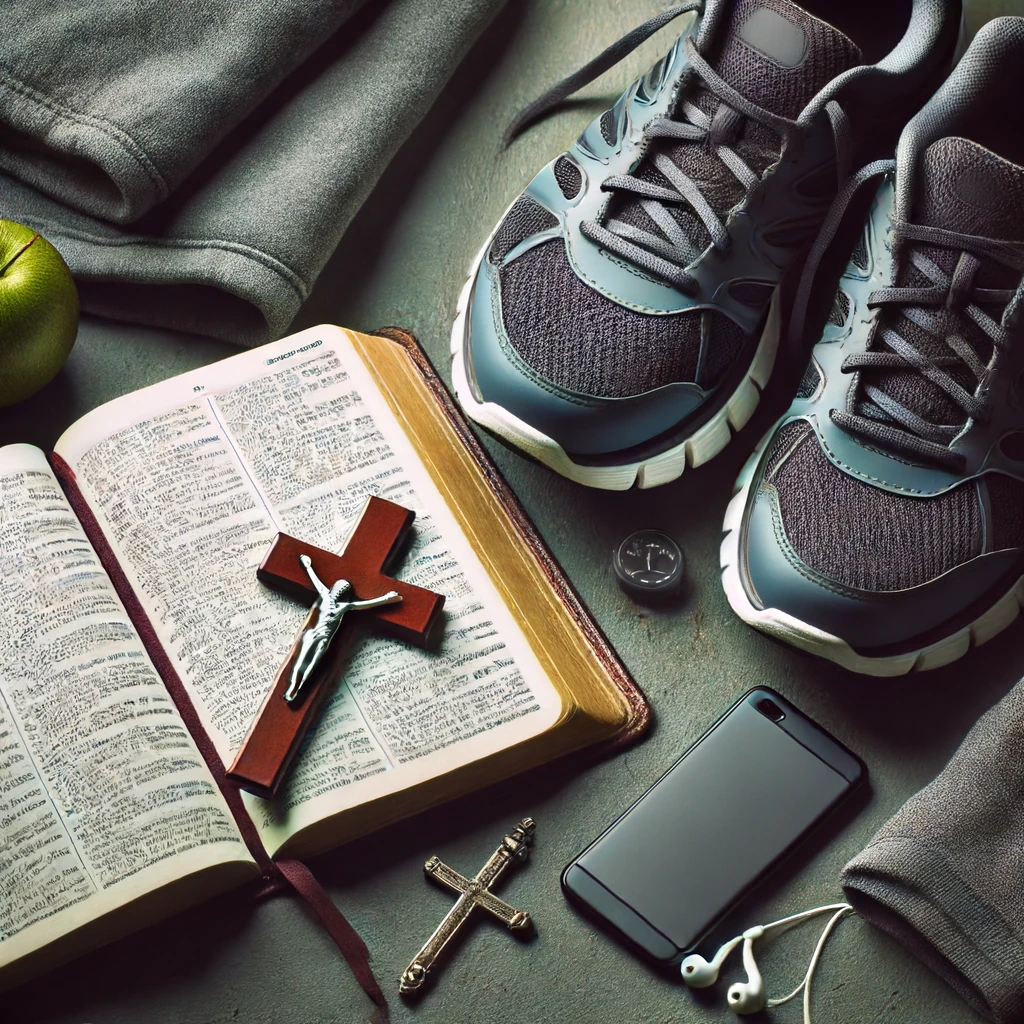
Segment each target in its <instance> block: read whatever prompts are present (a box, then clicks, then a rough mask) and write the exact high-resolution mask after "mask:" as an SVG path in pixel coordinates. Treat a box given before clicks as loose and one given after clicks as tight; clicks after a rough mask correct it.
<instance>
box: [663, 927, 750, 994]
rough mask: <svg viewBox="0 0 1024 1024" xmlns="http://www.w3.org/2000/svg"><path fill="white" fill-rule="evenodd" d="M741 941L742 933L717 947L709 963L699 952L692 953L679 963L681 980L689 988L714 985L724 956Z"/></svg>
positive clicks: (723, 961)
mask: <svg viewBox="0 0 1024 1024" xmlns="http://www.w3.org/2000/svg"><path fill="white" fill-rule="evenodd" d="M742 941H743V936H742V935H737V936H736V938H735V939H730V940H729V941H728V942H727V943H726V944H725V945H724V946H721V947H720V948H719V950H718V952H717V953H716V954H715V955H714V956H713V957H712V959H711V963H708V962H707V960H705V959H704V957H702V956H700V955H699V954H697V953H692V954H691V955H690V956H688V957H687V958H686V959H685V960H684V961H683V962H682V963H681V964H680V965H679V972H680V974H682V976H683V981H685V982H686V984H687V985H688V986H689V987H690V988H707V987H708V986H709V985H714V983H715V982H716V981H718V972H719V971H720V970H721V969H722V964H723V963H725V959H726V957H727V956H728V955H729V954H730V953H731V952H732V951H733V950H734V949H735V948H736V947H737V946H738V945H739V944H740V943H741V942H742Z"/></svg>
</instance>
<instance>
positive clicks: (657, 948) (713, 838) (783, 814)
mask: <svg viewBox="0 0 1024 1024" xmlns="http://www.w3.org/2000/svg"><path fill="white" fill-rule="evenodd" d="M866 782H867V769H866V768H865V767H864V764H863V762H862V761H861V760H860V758H858V757H857V756H856V755H855V754H853V753H851V752H850V751H849V750H847V749H846V747H844V746H843V745H842V744H841V743H839V742H838V740H836V739H834V738H833V737H832V736H830V735H829V734H828V733H827V732H826V731H825V730H824V729H822V728H821V726H819V725H817V724H815V723H814V722H812V721H811V720H810V719H809V718H808V717H807V716H806V715H804V714H802V713H801V712H800V711H798V710H797V709H796V708H795V707H794V706H793V705H792V704H790V703H789V701H787V700H785V699H784V698H783V697H781V696H780V695H779V694H777V693H776V692H775V691H774V690H770V689H768V688H767V687H758V688H757V689H754V690H751V691H750V692H749V693H746V694H744V695H743V696H742V697H741V698H740V699H739V700H738V701H737V702H736V703H735V704H734V705H733V706H732V707H731V708H730V709H729V710H728V711H727V712H726V713H725V714H724V715H723V716H722V717H721V718H720V719H719V720H718V721H717V722H715V724H714V725H713V726H711V728H710V729H708V731H707V732H706V733H704V735H703V736H701V737H700V739H698V740H697V741H696V743H694V744H693V746H692V747H690V749H689V750H687V751H686V753H685V754H683V756H682V757H680V758H679V760H678V761H676V762H675V764H673V765H672V767H671V768H669V770H668V771H667V772H665V774H664V775H663V776H662V777H661V778H660V779H658V781H657V782H655V783H654V785H653V786H651V788H650V789H649V790H647V792H646V793H644V795H643V796H642V797H640V799H639V800H637V801H636V803H634V804H633V806H632V807H630V808H629V810H627V811H626V812H625V813H624V814H623V815H622V816H621V817H619V818H618V819H617V820H616V821H615V822H614V823H613V824H612V825H610V826H609V827H608V828H607V829H606V830H605V831H604V832H603V833H602V834H601V835H600V836H599V837H598V838H597V839H596V840H595V841H594V842H593V843H591V844H590V846H588V847H587V849H586V850H584V851H583V853H581V854H580V855H579V856H578V857H576V859H575V860H573V861H572V863H571V864H569V866H568V867H567V868H566V869H565V871H564V872H563V873H562V889H563V891H564V892H565V894H566V896H567V897H568V898H569V899H570V901H571V902H573V903H574V904H576V905H577V906H579V907H580V908H581V909H583V910H584V911H585V912H586V913H587V914H588V915H589V916H591V917H594V918H595V919H596V920H597V921H598V922H599V923H600V924H603V925H605V926H606V927H609V928H610V929H611V930H612V931H613V932H614V933H616V934H617V935H618V937H620V938H621V939H624V940H625V941H626V942H627V944H628V945H630V946H632V947H633V948H635V949H637V950H639V951H640V952H641V953H643V954H644V955H646V956H647V957H648V958H650V959H651V960H653V961H655V962H657V963H659V964H662V965H669V964H673V963H677V962H678V961H679V960H681V959H682V958H683V957H684V956H686V955H687V954H688V953H691V952H693V950H694V948H695V947H696V946H697V945H698V944H699V943H700V941H701V940H702V939H703V938H704V937H705V936H706V935H707V934H708V933H709V932H710V931H711V930H712V929H713V928H714V927H715V925H716V924H717V923H718V921H719V920H720V919H721V918H722V917H724V916H725V914H726V913H728V911H729V910H730V909H731V908H733V907H734V906H735V905H736V904H737V903H738V902H739V901H740V900H741V899H742V898H743V897H744V896H745V895H747V894H748V893H749V892H750V891H751V889H753V887H754V886H755V885H756V884H757V883H758V881H759V880H761V879H762V878H763V877H764V876H765V875H766V874H767V873H768V872H769V871H770V870H771V869H772V868H773V867H775V866H776V865H777V864H778V863H779V862H780V861H781V860H782V859H783V857H784V856H785V855H786V853H787V852H789V851H790V850H791V849H792V848H793V847H794V846H796V844H797V843H798V842H799V841H800V840H801V838H803V837H804V836H805V835H806V834H807V833H808V832H810V831H811V829H813V828H814V826H815V825H816V824H817V823H818V822H819V821H821V820H822V819H823V818H824V817H825V816H827V815H828V814H829V813H830V812H831V811H833V810H835V808H836V807H837V806H838V805H839V804H841V803H842V802H843V801H844V800H845V799H847V798H848V797H850V796H851V795H852V794H853V793H854V792H855V791H856V790H858V789H859V788H860V787H862V786H863V785H866Z"/></svg>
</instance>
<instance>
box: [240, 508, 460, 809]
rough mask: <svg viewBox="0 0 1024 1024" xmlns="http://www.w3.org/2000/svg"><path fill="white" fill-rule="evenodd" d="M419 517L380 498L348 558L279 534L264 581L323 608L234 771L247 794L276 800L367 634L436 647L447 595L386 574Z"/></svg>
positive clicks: (309, 621)
mask: <svg viewBox="0 0 1024 1024" xmlns="http://www.w3.org/2000/svg"><path fill="white" fill-rule="evenodd" d="M415 518H416V513H415V512H412V511H411V510H410V509H407V508H402V506H401V505H396V504H395V503H394V502H391V501H385V500H384V499H383V498H377V497H371V498H369V499H368V500H367V502H366V505H365V507H364V508H363V511H362V514H361V516H360V517H359V521H358V522H357V523H356V525H355V528H354V529H353V531H352V533H351V535H350V537H349V540H348V543H347V544H346V546H345V550H344V552H343V553H342V554H340V555H336V554H334V553H333V552H331V551H324V550H323V549H322V548H318V547H315V546H314V545H312V544H306V543H304V542H303V541H301V540H297V539H296V538H295V537H289V536H287V535H286V534H283V533H280V534H278V535H277V538H276V539H275V540H274V543H273V544H272V545H271V547H270V550H269V551H268V552H267V555H266V557H265V558H264V559H263V562H262V564H261V565H260V567H259V569H257V570H256V576H257V578H258V579H259V580H260V581H261V582H262V583H265V584H266V585H267V586H270V587H274V588H275V589H277V590H281V591H283V592H284V593H286V594H289V595H291V596H292V597H296V598H298V599H299V600H301V601H306V602H309V601H312V602H313V606H312V608H311V609H310V612H309V615H308V616H307V618H306V621H305V623H304V624H303V627H302V629H301V631H300V632H299V635H298V636H297V637H296V639H295V642H294V643H293V644H292V647H291V650H290V651H289V652H288V657H287V658H286V659H285V661H284V664H283V665H282V666H281V668H280V669H279V671H278V673H277V677H276V678H275V680H274V684H273V686H272V687H271V690H270V693H269V694H268V695H267V699H266V701H265V702H264V704H263V707H262V709H261V710H260V713H259V715H257V717H256V721H255V722H254V723H253V726H252V728H251V729H250V730H249V735H248V736H247V737H246V738H245V740H244V742H243V743H242V747H241V749H240V750H239V751H238V754H237V755H236V757H235V762H234V764H232V766H231V768H230V769H229V770H228V773H227V776H228V778H229V779H231V780H232V781H233V782H234V783H236V785H238V786H240V787H241V788H242V789H247V790H248V791H249V792H250V793H255V794H256V795H257V796H263V797H270V796H273V795H274V793H275V792H276V791H277V788H278V787H279V786H280V784H281V781H282V779H283V778H284V776H285V774H286V773H287V770H288V766H289V765H290V764H291V761H292V758H293V757H294V756H295V754H296V753H297V752H298V750H299V747H300V746H301V744H302V739H303V737H304V736H305V735H306V733H307V732H308V730H309V728H310V726H311V725H312V724H313V722H315V721H316V719H317V717H318V715H319V713H320V709H321V708H322V707H323V704H324V701H325V700H326V699H327V697H328V695H329V694H330V692H331V690H332V688H333V683H334V681H335V680H336V679H337V678H338V676H339V675H340V674H341V668H342V665H343V663H344V661H345V657H346V655H347V654H348V652H349V650H350V649H351V647H352V644H353V643H354V642H355V639H356V637H357V636H358V635H359V633H360V631H361V630H362V629H373V630H374V631H375V632H378V633H383V634H385V635H387V636H392V637H395V638H396V639H398V640H403V641H405V642H406V643H412V644H416V645H418V646H420V647H425V646H426V645H427V643H428V642H429V637H430V635H431V633H432V632H433V628H434V624H435V623H436V622H437V620H438V618H439V616H440V613H441V609H442V608H443V607H444V597H443V596H442V595H441V594H435V593H434V592H433V591H430V590H425V589H424V588H423V587H414V586H412V585H411V584H409V583H402V582H400V581H399V580H395V579H392V578H391V577H390V576H387V575H386V571H387V569H388V567H389V566H390V564H391V563H392V562H393V561H394V560H395V559H396V558H397V556H398V553H399V551H400V550H401V548H402V544H403V543H404V541H405V538H406V536H407V535H408V533H409V530H410V529H411V527H412V523H413V520H414V519H415ZM325 580H334V582H333V583H332V584H330V585H328V584H327V583H325V582H324V581H325ZM360 595H361V597H360ZM355 611H358V612H359V614H358V615H349V614H348V613H349V612H355Z"/></svg>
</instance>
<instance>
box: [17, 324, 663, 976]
mask: <svg viewBox="0 0 1024 1024" xmlns="http://www.w3.org/2000/svg"><path fill="white" fill-rule="evenodd" d="M369 495H377V496H379V497H381V498H386V499H388V500H391V501H394V502H397V503H399V504H401V505H404V506H406V507H408V508H410V509H413V510H414V511H415V512H416V520H415V526H414V530H413V536H412V538H411V541H410V542H409V544H408V546H407V549H406V550H405V551H404V552H403V554H402V556H401V558H400V560H399V561H398V562H397V563H396V565H395V567H394V575H395V576H396V577H397V578H399V579H402V580H404V581H407V582H410V583H413V584H416V585H421V586H423V587H427V588H429V589H431V590H434V591H438V592H440V593H443V594H444V595H445V598H446V604H445V611H444V615H445V619H444V627H443V633H442V636H441V640H440V643H439V644H438V645H436V646H435V647H434V648H433V649H425V650H424V649H419V648H415V647H410V646H407V645H405V644H402V643H400V642H398V641H396V640H392V639H389V638H386V637H380V636H365V637H363V638H362V639H361V640H360V641H359V642H358V644H357V645H356V646H355V648H354V650H353V652H352V654H351V656H350V657H349V658H348V660H347V661H346V663H345V664H344V665H343V667H342V671H341V679H340V682H339V685H338V686H337V689H336V690H335V692H334V693H333V695H332V697H331V698H330V701H329V703H328V704H327V706H326V708H325V711H324V713H323V715H322V717H321V720H320V721H319V723H318V724H317V725H316V726H315V728H314V730H313V732H312V733H311V734H310V737H309V738H308V741H307V743H306V746H305V748H304V749H303V751H302V753H301V754H300V756H299V758H298V759H297V761H296V763H295V765H294V766H293V768H292V771H291V773H290V775H289V776H288V778H287V779H286V781H285V783H284V785H283V787H282V788H281V790H280V791H279V792H278V794H277V796H276V798H274V799H273V800H264V799H260V798H258V797H255V796H252V795H251V794H248V793H245V794H241V793H239V791H238V790H237V789H233V788H232V787H231V785H230V783H228V782H226V781H225V777H224V773H225V766H227V765H230V764H231V761H232V759H233V757H234V755H235V753H236V752H237V750H238V748H239V745H240V744H241V743H242V741H243V739H244V738H245V736H246V734H247V732H248V730H249V728H250V726H251V725H252V722H253V719H254V717H255V715H256V714H257V712H258V711H259V709H260V707H261V705H262V703H263V701H264V699H265V697H266V694H267V691H268V688H269V687H270V685H271V682H272V680H273V678H274V676H275V673H276V671H277V669H278V667H279V666H280V664H281V662H282V659H283V658H284V657H285V655H286V654H287V652H288V650H289V647H290V645H291V644H292V641H293V639H294V637H295V633H296V629H297V628H298V626H299V625H300V624H301V623H302V621H303V619H304V618H305V616H306V615H307V613H308V608H307V607H304V606H302V605H301V604H298V603H296V602H294V601H292V600H290V599H288V598H287V597H284V596H282V595H281V594H279V593H277V592H275V591H273V590H271V589H268V588H267V587H264V586H263V585H261V584H260V583H259V582H258V581H257V578H256V568H257V566H258V565H259V564H260V561H261V559H262V558H263V555H264V553H265V552H266V550H267V548H268V547H269V545H270V544H271V542H272V541H273V539H274V537H275V536H276V535H277V533H278V532H287V533H289V534H291V535H294V536H296V537H299V538H301V539H302V540H304V541H307V542H309V543H312V544H315V545H318V546H319V547H322V548H327V549H334V550H340V549H341V548H343V547H344V544H345V540H346V537H347V535H348V533H349V531H350V529H351V527H352V524H353V522H354V521H355V519H356V517H357V516H358V514H359V512H360V509H361V508H362V506H363V504H364V502H365V500H366V498H367V496H369ZM0 566H2V578H3V588H2V591H0V643H2V651H3V656H2V661H0V985H2V986H5V987H6V986H9V985H10V984H13V983H15V982H17V981H19V980H21V979H22V978H24V977H26V976H28V975H29V974H32V973H36V972H37V971H39V970H42V969H45V968H48V967H50V966H52V965H54V964H55V963H57V962H60V961H61V960H63V959H66V958H68V957H70V956H73V955H75V954H77V953H78V952H81V951H83V950H84V949H86V948H89V947H92V946H95V945H98V944H100V943H102V942H105V941H109V940H110V939H112V938H114V937H116V936H118V935H121V934H124V933H125V932H127V931H129V930H131V929H133V928H137V927H141V926H143V925H145V924H148V923H150V922H152V921H155V920H156V919H158V918H159V917H161V916H164V915H166V914H168V913H171V912H172V911H175V910H178V909H181V908H182V907H184V906H187V905H189V904H193V903H195V902H197V901H200V900H202V899H205V898H207V897H208V896H210V895H212V894H213V893H216V892H220V891H223V890H225V889H227V888H229V887H232V886H236V885H240V884H242V883H244V882H245V881H247V880H250V879H255V878H259V877H260V876H261V875H266V874H267V870H268V868H267V866H268V864H271V862H272V861H275V860H276V861H278V862H279V863H281V864H284V863H285V860H286V859H287V860H288V862H292V861H293V859H294V858H297V857H303V856H308V855H312V854H314V853H317V852H320V851H323V850H325V849H328V848H330V847H333V846H335V845H338V844H341V843H344V842H345V841H347V840H349V839H351V838H353V837H355V836H357V835H360V834H362V833H365V832H367V831H370V830H372V829H375V828H378V827H380V826H382V825H384V824H386V823H389V822H392V821H394V820H397V819H398V818H400V817H403V816H406V815H409V814H412V813H415V812H418V811H421V810H423V809H424V808H427V807H429V806H431V805H434V804H436V803H438V802H440V801H443V800H447V799H451V798H452V797H455V796H457V795H461V794H463V793H466V792H468V791H470V790H472V789H475V788H478V787H481V786H484V785H487V784H488V783H491V782H493V781H496V780H498V779H500V778H503V777H506V776H508V775H510V774H513V773H515V772H518V771H521V770H523V769H526V768H528V767H531V766H534V765H537V764H540V763H542V762H544V761H547V760H550V759H552V758H554V757H556V756H559V755H561V754H564V753H566V752H568V751H570V750H574V749H577V748H580V747H582V746H584V745H587V744H595V743H604V744H615V743H619V742H622V741H624V740H626V739H629V738H631V737H633V736H635V735H637V734H638V733H639V732H641V731H642V730H643V728H644V727H645V725H646V724H647V721H648V709H647V706H646V704H645V703H644V700H643V697H642V696H641V694H640V692H639V691H638V690H637V688H636V687H635V686H634V684H633V683H632V682H631V680H630V678H629V676H628V674H627V673H626V671H625V669H624V668H623V667H622V665H621V664H620V662H619V661H618V660H617V658H616V657H615V655H614V653H613V652H612V650H611V649H610V647H609V646H608V644H607V642H606V641H605V640H604V638H603V636H602V635H601V633H600V631H599V630H598V629H597V627H596V626H595V624H594V623H593V621H592V620H591V619H590V617H589V616H588V614H587V613H586V611H585V609H584V608H583V607H582V605H581V604H580V602H579V600H578V599H577V598H576V596H575V594H574V593H573V591H572V589H571V588H570V586H569V585H568V583H567V582H566V580H565V579H564V577H563V576H562V574H561V571H560V570H559V568H558V566H557V565H556V563H555V562H554V561H553V560H552V558H551V556H550V555H549V554H548V552H547V550H546V549H545V548H544V546H543V544H542V542H541V541H540V539H539V538H538V537H537V536H536V534H535V533H534V532H533V530H532V527H531V526H530V524H529V522H528V520H527V519H526V517H525V515H524V513H523V512H522V509H521V508H520V507H519V505H518V503H517V502H516V501H515V499H514V497H513V496H512V495H511V493H510V492H509V491H508V489H507V487H506V486H505V484H504V482H503V481H502V480H501V478H500V476H499V475H498V474H497V471H496V470H495V468H494V467H493V465H492V464H491V463H490V461H489V460H488V458H487V456H486V454H485V453H484V452H483V450H482V449H481V448H480V446H479V445H478V443H477V442H476V440H475V439H474V438H473V436H472V435H471V434H470V433H469V432H468V430H467V429H466V426H465V423H464V422H463V420H462V419H461V416H460V414H459V413H458V412H457V411H456V410H455V408H454V406H453V405H452V403H451V401H450V399H449V398H448V396H447V392H445V390H444V388H443V386H442V385H441V383H440V381H439V380H438V379H437V377H436V376H435V375H434V373H433V371H432V370H431V368H430V366H429V364H428V363H427V362H426V359H425V358H424V356H423V355H422V352H421V351H420V350H419V348H418V346H417V345H416V343H415V341H413V339H412V338H411V337H410V336H408V335H405V334H403V332H398V331H392V332H390V333H389V335H388V336H387V337H385V336H377V335H373V336H371V335H360V334H355V333H352V332H348V331H343V330H341V329H339V328H337V327H326V326H325V327H318V328H313V329H311V330H308V331H304V332H302V333H301V334H297V335H294V336H292V337H290V338H286V339H284V340H282V341H280V342H277V343H275V344H273V345H269V346H265V347H263V348H260V349H257V350H253V351H250V352H245V353H242V354H240V355H237V356H234V357H232V358H230V359H227V360H224V361H223V362H220V363H216V364H213V365H211V366H208V367H205V368H202V369H200V370H196V371H194V372H191V373H187V374H184V375H183V376H180V377H176V378H174V379H172V380H169V381H165V382H164V383H162V384H157V385H154V386H152V387H149V388H146V389H144V390H142V391H138V392H135V393H133V394H130V395H126V396H124V397H122V398H119V399H117V400H115V401H113V402H110V403H108V404H107V405H105V406H103V407H101V408H100V409H97V410H95V411H94V412H92V413H89V414H88V415H86V416H85V417H83V418H82V419H80V420H79V421H78V422H76V423H75V424H74V425H73V426H71V427H70V428H69V429H68V430H67V431H66V432H65V433H64V434H63V436H62V437H61V438H60V440H59V441H58V443H57V445H56V446H55V450H54V452H53V453H51V454H50V455H49V456H47V455H45V454H44V453H43V452H41V451H40V450H39V449H36V448H33V447H30V446H28V445H9V446H7V447H5V448H2V449H0Z"/></svg>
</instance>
